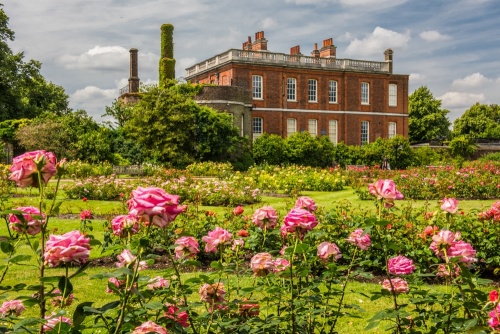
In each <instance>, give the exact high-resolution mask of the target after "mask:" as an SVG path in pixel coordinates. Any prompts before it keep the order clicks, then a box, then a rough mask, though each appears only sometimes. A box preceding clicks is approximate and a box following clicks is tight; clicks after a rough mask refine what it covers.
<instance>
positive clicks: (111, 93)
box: [70, 86, 118, 103]
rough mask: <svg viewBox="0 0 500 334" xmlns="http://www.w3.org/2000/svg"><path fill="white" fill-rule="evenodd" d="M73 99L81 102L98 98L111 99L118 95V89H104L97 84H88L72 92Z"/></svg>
mask: <svg viewBox="0 0 500 334" xmlns="http://www.w3.org/2000/svg"><path fill="white" fill-rule="evenodd" d="M70 97H71V100H72V101H74V102H76V103H79V102H87V101H90V100H96V99H103V98H105V99H109V98H116V97H118V89H117V88H113V89H102V88H99V87H95V86H87V87H85V88H83V89H79V90H77V91H76V92H74V93H73V94H71V96H70Z"/></svg>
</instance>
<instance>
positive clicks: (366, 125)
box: [360, 121, 370, 145]
mask: <svg viewBox="0 0 500 334" xmlns="http://www.w3.org/2000/svg"><path fill="white" fill-rule="evenodd" d="M360 133H361V145H366V144H369V143H370V122H368V121H361V131H360Z"/></svg>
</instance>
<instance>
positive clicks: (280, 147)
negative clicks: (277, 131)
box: [252, 133, 288, 165]
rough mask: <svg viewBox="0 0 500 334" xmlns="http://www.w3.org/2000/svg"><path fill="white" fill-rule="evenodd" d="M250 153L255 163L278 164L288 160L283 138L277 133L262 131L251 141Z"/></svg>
mask: <svg viewBox="0 0 500 334" xmlns="http://www.w3.org/2000/svg"><path fill="white" fill-rule="evenodd" d="M252 153H253V158H254V159H255V162H256V163H257V164H262V163H268V164H270V165H280V164H285V163H287V162H288V161H287V160H286V155H285V140H284V139H283V138H282V137H281V136H278V135H270V134H267V133H264V134H263V135H262V136H260V137H259V138H257V139H256V140H255V141H254V142H253V147H252Z"/></svg>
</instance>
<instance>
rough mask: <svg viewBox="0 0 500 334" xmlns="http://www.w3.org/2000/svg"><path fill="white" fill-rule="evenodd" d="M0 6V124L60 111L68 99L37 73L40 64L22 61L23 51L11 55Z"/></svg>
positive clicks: (9, 35) (10, 33)
mask: <svg viewBox="0 0 500 334" xmlns="http://www.w3.org/2000/svg"><path fill="white" fill-rule="evenodd" d="M2 6H3V5H1V4H0V73H1V75H0V121H4V120H7V119H19V118H34V117H36V116H38V115H39V114H40V113H41V112H44V111H50V112H63V111H65V110H66V109H67V107H68V96H67V95H66V94H65V93H64V90H63V89H62V88H61V87H60V86H56V85H54V84H52V83H47V82H46V81H45V79H44V78H43V76H42V75H41V74H40V68H41V63H40V62H38V61H35V60H30V61H28V62H25V61H24V60H23V58H24V54H23V53H22V52H20V53H17V54H14V53H13V52H12V50H11V49H10V48H9V45H8V44H7V43H8V41H13V40H14V31H12V30H11V29H9V28H8V22H9V18H8V16H7V15H6V14H5V12H4V11H3V8H1V7H2Z"/></svg>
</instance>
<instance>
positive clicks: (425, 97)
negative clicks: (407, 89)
mask: <svg viewBox="0 0 500 334" xmlns="http://www.w3.org/2000/svg"><path fill="white" fill-rule="evenodd" d="M448 113H449V111H448V110H446V109H441V100H437V99H435V98H434V96H433V95H432V93H431V92H430V90H429V89H428V88H427V86H422V87H420V88H418V89H416V90H415V91H414V92H413V93H412V94H411V95H410V98H409V105H408V115H409V119H408V134H409V139H410V142H412V143H415V142H420V141H430V140H435V139H438V140H443V139H446V138H448V137H449V135H450V130H449V127H450V124H451V123H450V121H449V120H448V118H447V117H446V115H447V114H448Z"/></svg>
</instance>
